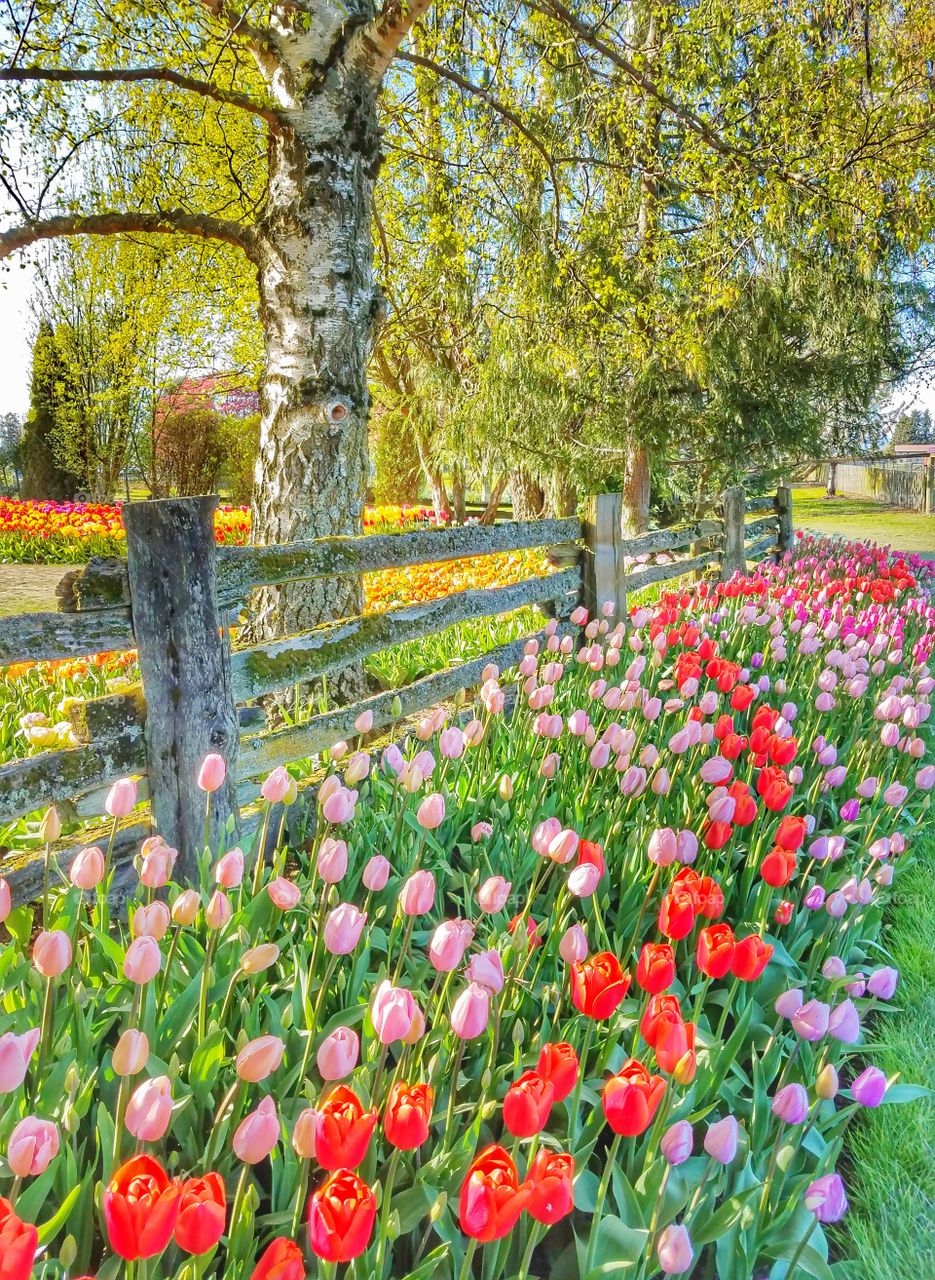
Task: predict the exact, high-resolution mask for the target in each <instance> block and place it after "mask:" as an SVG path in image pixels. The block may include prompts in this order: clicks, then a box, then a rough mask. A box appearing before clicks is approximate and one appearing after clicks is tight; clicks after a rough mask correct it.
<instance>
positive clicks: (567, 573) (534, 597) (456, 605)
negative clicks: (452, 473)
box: [231, 569, 581, 702]
mask: <svg viewBox="0 0 935 1280" xmlns="http://www.w3.org/2000/svg"><path fill="white" fill-rule="evenodd" d="M580 584H581V575H580V571H579V570H578V569H564V570H562V571H561V572H559V573H553V574H549V575H547V576H546V577H542V578H527V579H526V580H525V581H523V582H517V583H513V584H512V585H510V586H506V587H488V588H486V589H484V590H470V591H459V592H457V593H455V594H454V595H450V596H443V597H442V598H441V599H439V600H432V601H430V602H429V603H427V604H416V605H407V606H406V607H405V608H402V609H390V610H388V611H387V612H386V613H372V614H366V615H364V616H363V617H358V618H350V619H347V620H344V621H341V622H329V623H326V624H325V625H324V626H321V627H316V628H315V629H314V630H313V631H307V632H305V633H303V634H302V635H298V636H292V637H289V638H287V639H285V640H276V641H273V642H272V643H269V644H264V645H255V646H253V647H251V648H249V649H242V650H240V651H238V652H236V653H234V654H233V656H232V659H231V670H232V673H233V687H234V696H235V698H236V700H237V701H238V702H245V701H247V700H248V699H250V698H257V697H260V696H261V695H262V694H265V693H271V692H273V690H275V689H282V688H286V687H287V686H289V685H292V684H298V683H299V682H300V681H304V680H314V679H318V678H319V677H321V676H324V675H328V674H330V673H331V672H333V671H339V670H341V668H342V667H345V666H347V665H348V664H349V663H354V662H360V661H361V660H362V659H363V658H366V657H367V656H368V655H370V654H372V653H379V652H380V651H381V650H383V649H388V648H390V647H391V646H392V645H395V644H402V643H403V642H404V641H406V640H415V639H418V638H420V637H421V636H426V635H431V634H433V633H434V632H436V631H441V630H443V629H444V628H445V627H449V626H451V625H452V624H453V623H456V622H464V621H465V620H466V619H467V618H489V617H493V616H495V615H496V614H500V613H508V612H510V611H511V610H513V609H520V608H522V607H523V606H524V605H530V604H537V603H541V602H542V601H546V600H550V601H551V600H554V601H557V600H561V599H562V598H563V597H565V596H568V595H570V594H575V595H576V594H577V593H578V591H579V589H580Z"/></svg>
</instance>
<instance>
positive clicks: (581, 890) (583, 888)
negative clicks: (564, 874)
mask: <svg viewBox="0 0 935 1280" xmlns="http://www.w3.org/2000/svg"><path fill="white" fill-rule="evenodd" d="M600 879H601V869H600V867H596V866H594V864H593V863H591V862H583V863H581V865H580V866H577V867H574V868H572V870H571V871H570V872H569V875H568V892H569V893H573V894H574V896H575V897H576V898H590V896H591V894H592V893H593V892H594V890H595V889H596V888H597V886H598V884H599V883H600Z"/></svg>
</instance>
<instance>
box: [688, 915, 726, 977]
mask: <svg viewBox="0 0 935 1280" xmlns="http://www.w3.org/2000/svg"><path fill="white" fill-rule="evenodd" d="M733 958H734V931H733V929H732V928H731V927H730V925H729V924H711V925H708V927H707V928H706V929H702V930H701V932H700V933H699V934H698V945H697V947H696V948H695V960H696V962H697V964H698V968H699V969H700V970H701V972H702V973H703V974H705V976H706V977H708V978H723V977H724V975H725V974H726V973H727V972H728V971H729V970H730V966H731V961H732V960H733Z"/></svg>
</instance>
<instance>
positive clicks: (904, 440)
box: [892, 409, 935, 444]
mask: <svg viewBox="0 0 935 1280" xmlns="http://www.w3.org/2000/svg"><path fill="white" fill-rule="evenodd" d="M892 443H893V444H935V422H933V421H932V415H931V413H930V412H929V411H928V409H913V410H911V411H910V412H909V413H904V414H903V415H902V417H901V418H900V419H899V421H898V422H897V423H896V426H895V427H894V428H893V438H892Z"/></svg>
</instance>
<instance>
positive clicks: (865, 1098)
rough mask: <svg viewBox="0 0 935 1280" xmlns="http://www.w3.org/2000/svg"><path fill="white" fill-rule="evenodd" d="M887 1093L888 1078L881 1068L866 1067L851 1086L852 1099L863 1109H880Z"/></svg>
mask: <svg viewBox="0 0 935 1280" xmlns="http://www.w3.org/2000/svg"><path fill="white" fill-rule="evenodd" d="M885 1093H886V1076H885V1075H884V1074H883V1072H882V1071H881V1070H880V1068H879V1067H866V1068H865V1069H864V1070H863V1071H861V1073H860V1075H859V1076H858V1077H857V1079H856V1080H855V1081H854V1082H853V1084H852V1085H851V1097H852V1098H853V1099H854V1101H855V1102H859V1103H860V1105H861V1106H862V1107H878V1106H879V1105H880V1103H881V1102H882V1101H883V1095H884V1094H885Z"/></svg>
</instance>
